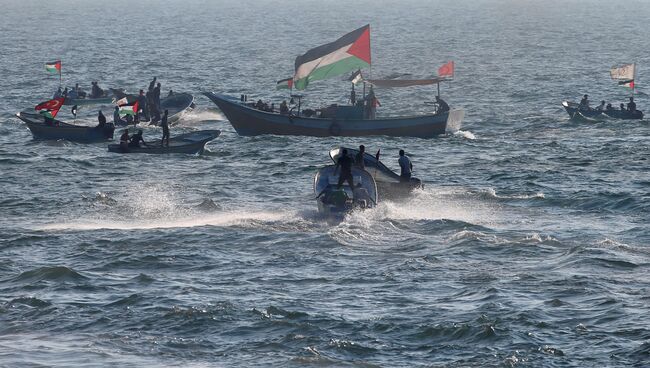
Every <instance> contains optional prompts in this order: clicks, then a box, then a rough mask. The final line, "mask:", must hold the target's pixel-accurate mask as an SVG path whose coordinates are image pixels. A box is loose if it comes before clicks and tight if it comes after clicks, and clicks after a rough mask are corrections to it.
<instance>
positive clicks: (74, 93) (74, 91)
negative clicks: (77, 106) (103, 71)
mask: <svg viewBox="0 0 650 368" xmlns="http://www.w3.org/2000/svg"><path fill="white" fill-rule="evenodd" d="M91 85H92V86H91V90H90V94H87V93H86V92H85V91H84V90H82V89H81V87H79V83H76V84H75V86H74V87H73V88H70V89H68V87H65V89H63V90H62V89H61V87H59V89H57V90H56V92H54V96H53V98H61V97H63V98H70V99H84V98H100V97H104V96H105V95H106V92H105V91H104V90H103V89H102V88H101V87H100V86H99V82H96V81H93V82H91Z"/></svg>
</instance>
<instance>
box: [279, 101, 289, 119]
mask: <svg viewBox="0 0 650 368" xmlns="http://www.w3.org/2000/svg"><path fill="white" fill-rule="evenodd" d="M288 113H289V107H288V106H287V100H284V101H282V102H281V103H280V114H282V115H287V114H288Z"/></svg>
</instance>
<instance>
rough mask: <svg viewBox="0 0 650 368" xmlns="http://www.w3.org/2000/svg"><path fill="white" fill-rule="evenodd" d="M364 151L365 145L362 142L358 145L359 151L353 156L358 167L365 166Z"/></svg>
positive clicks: (363, 167) (362, 167)
mask: <svg viewBox="0 0 650 368" xmlns="http://www.w3.org/2000/svg"><path fill="white" fill-rule="evenodd" d="M365 152H366V146H364V145H363V144H362V145H360V146H359V153H357V155H356V156H355V157H354V164H355V165H357V167H358V168H360V169H364V170H365V168H366V163H365V161H364V160H363V155H364V153H365Z"/></svg>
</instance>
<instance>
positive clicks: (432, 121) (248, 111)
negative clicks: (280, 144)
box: [205, 92, 464, 138]
mask: <svg viewBox="0 0 650 368" xmlns="http://www.w3.org/2000/svg"><path fill="white" fill-rule="evenodd" d="M205 95H206V96H207V97H208V98H209V99H210V100H211V101H212V102H214V103H215V104H216V105H217V106H218V107H219V109H221V111H222V112H223V113H224V114H225V115H226V117H227V118H228V120H229V121H230V124H231V125H232V126H233V128H235V130H236V131H237V133H238V134H239V135H243V136H254V135H263V134H275V135H305V136H314V137H331V136H343V137H365V136H372V135H385V136H393V137H418V138H432V137H435V136H438V135H441V134H444V133H445V132H447V131H455V130H458V129H460V125H461V123H462V119H463V115H464V113H463V111H462V110H452V111H450V112H445V113H441V114H436V115H423V116H414V117H401V118H380V119H372V120H370V119H339V118H308V117H303V116H291V115H281V114H278V113H271V112H265V111H260V110H257V109H254V108H251V107H249V106H246V105H243V104H241V103H240V102H239V100H237V99H233V98H232V97H228V96H223V95H217V94H214V93H210V92H208V93H205Z"/></svg>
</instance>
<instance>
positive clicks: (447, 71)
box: [438, 61, 454, 78]
mask: <svg viewBox="0 0 650 368" xmlns="http://www.w3.org/2000/svg"><path fill="white" fill-rule="evenodd" d="M438 76H439V77H451V78H453V77H454V62H453V61H449V62H447V64H445V65H443V66H441V67H440V68H438Z"/></svg>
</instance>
